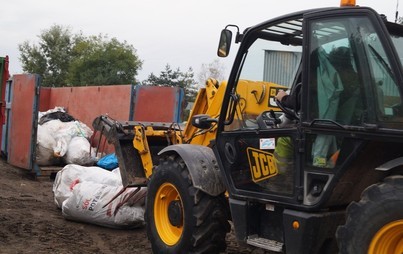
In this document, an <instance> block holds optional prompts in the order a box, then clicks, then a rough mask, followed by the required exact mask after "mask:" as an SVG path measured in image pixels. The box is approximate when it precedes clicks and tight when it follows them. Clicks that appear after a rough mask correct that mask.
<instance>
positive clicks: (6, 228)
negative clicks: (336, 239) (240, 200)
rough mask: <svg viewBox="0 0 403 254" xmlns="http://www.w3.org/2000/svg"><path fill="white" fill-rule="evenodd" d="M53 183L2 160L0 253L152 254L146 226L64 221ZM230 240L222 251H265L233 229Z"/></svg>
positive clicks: (254, 252) (0, 172) (0, 165)
mask: <svg viewBox="0 0 403 254" xmlns="http://www.w3.org/2000/svg"><path fill="white" fill-rule="evenodd" d="M52 186H53V181H52V180H51V179H50V177H43V178H40V179H35V177H33V176H32V175H31V174H29V173H28V172H27V171H26V170H24V169H19V168H16V167H13V166H11V165H9V164H7V163H6V162H5V161H4V160H3V159H0V253H7V254H9V253H10V254H13V253H55V254H56V253H63V254H68V253H80V254H81V253H142V254H148V253H152V252H151V246H150V243H149V242H148V240H147V237H146V230H145V228H140V229H134V230H133V229H132V230H118V229H109V228H104V227H99V226H95V225H91V224H85V223H79V222H73V221H68V220H65V219H64V218H63V216H62V213H61V210H60V209H58V208H57V207H56V205H55V204H54V201H53V193H52ZM227 245H228V247H227V251H226V252H224V253H232V254H235V253H242V254H246V253H253V254H261V253H265V252H263V251H262V250H259V249H253V248H251V247H246V246H240V245H239V244H238V243H237V241H236V240H235V238H234V235H233V233H230V234H228V235H227ZM266 253H267V252H266Z"/></svg>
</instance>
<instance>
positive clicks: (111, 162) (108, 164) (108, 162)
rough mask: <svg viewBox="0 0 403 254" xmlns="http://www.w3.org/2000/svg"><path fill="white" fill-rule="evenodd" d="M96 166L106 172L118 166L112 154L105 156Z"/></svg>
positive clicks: (116, 159)
mask: <svg viewBox="0 0 403 254" xmlns="http://www.w3.org/2000/svg"><path fill="white" fill-rule="evenodd" d="M97 166H98V167H101V168H104V169H107V170H112V169H115V168H117V167H118V166H119V163H118V158H117V157H116V155H115V154H114V153H111V154H108V155H105V156H104V157H102V158H101V159H100V160H99V161H98V162H97Z"/></svg>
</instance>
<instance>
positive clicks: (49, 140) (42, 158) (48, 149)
mask: <svg viewBox="0 0 403 254" xmlns="http://www.w3.org/2000/svg"><path fill="white" fill-rule="evenodd" d="M36 135H37V141H36V158H35V159H36V163H37V164H38V165H39V166H49V165H55V164H57V163H58V162H59V159H58V158H56V157H55V156H54V154H53V149H54V147H55V146H56V141H55V139H54V138H53V136H52V135H51V134H50V133H49V132H48V131H47V130H46V129H45V128H44V127H42V126H41V125H38V131H37V134H36Z"/></svg>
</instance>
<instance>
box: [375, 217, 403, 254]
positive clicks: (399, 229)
mask: <svg viewBox="0 0 403 254" xmlns="http://www.w3.org/2000/svg"><path fill="white" fill-rule="evenodd" d="M377 253H385V254H402V253H403V220H397V221H392V222H390V223H388V224H386V225H385V226H383V227H382V228H381V229H380V230H379V231H378V232H377V233H376V234H375V236H374V237H373V238H372V241H371V244H370V246H369V250H368V254H377Z"/></svg>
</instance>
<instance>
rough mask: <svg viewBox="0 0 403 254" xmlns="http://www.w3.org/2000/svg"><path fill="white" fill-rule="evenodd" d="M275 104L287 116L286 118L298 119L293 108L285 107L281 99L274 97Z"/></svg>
mask: <svg viewBox="0 0 403 254" xmlns="http://www.w3.org/2000/svg"><path fill="white" fill-rule="evenodd" d="M276 103H277V106H278V107H279V108H280V109H281V111H283V113H284V114H285V115H286V116H287V118H288V119H291V120H299V117H298V115H297V114H296V113H295V112H294V110H292V109H290V108H287V107H286V106H284V105H283V104H282V103H281V101H279V100H277V99H276Z"/></svg>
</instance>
